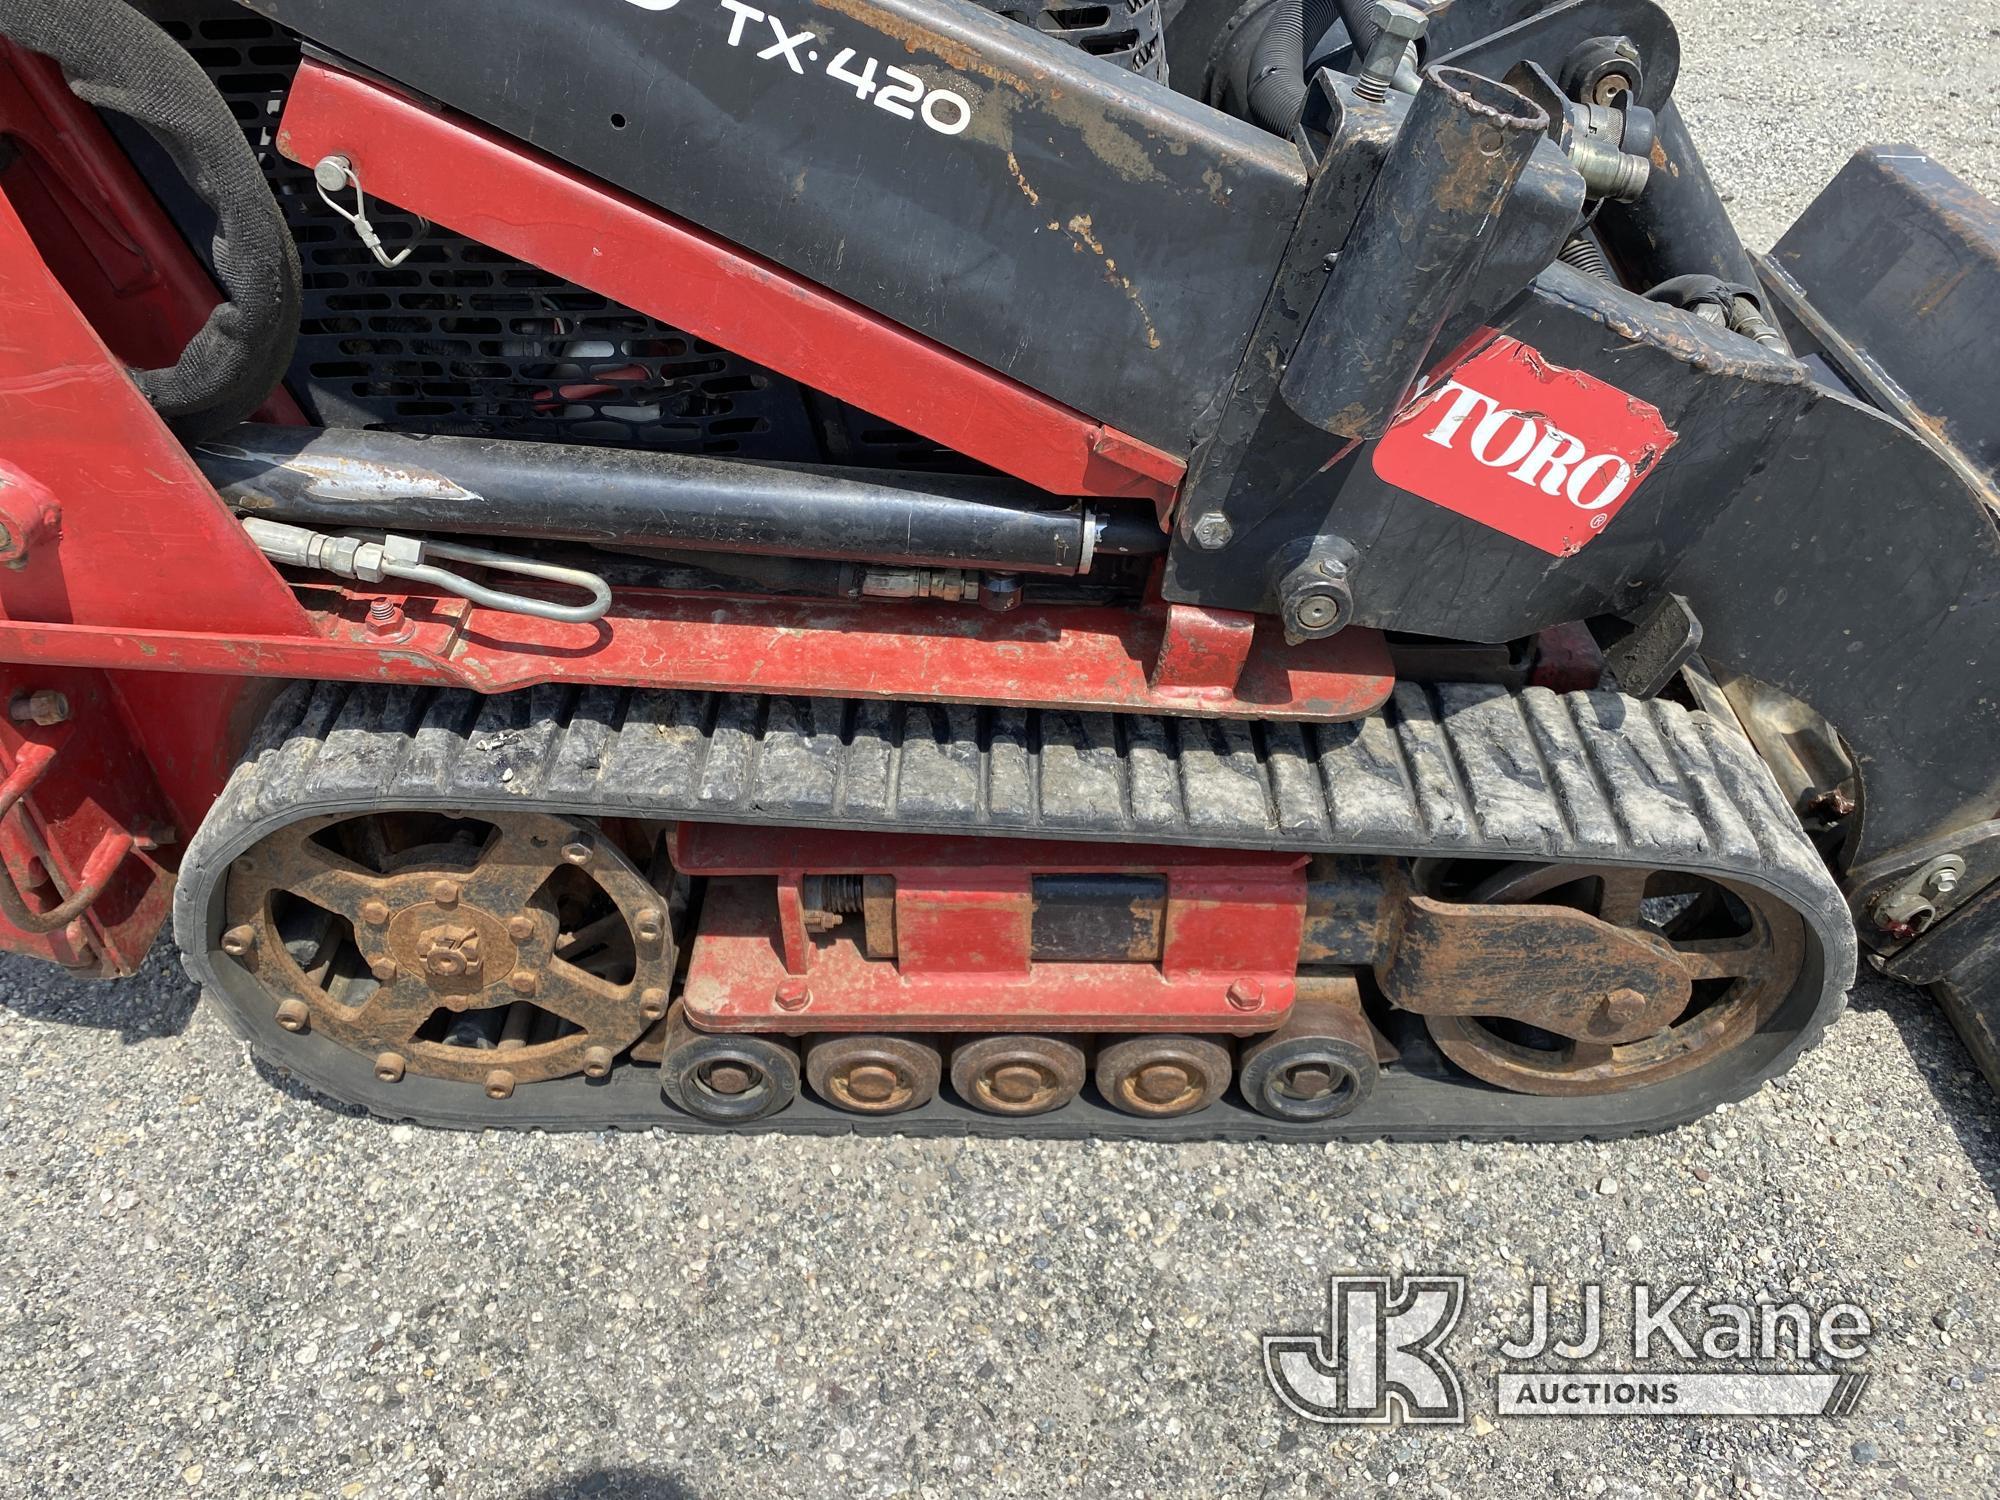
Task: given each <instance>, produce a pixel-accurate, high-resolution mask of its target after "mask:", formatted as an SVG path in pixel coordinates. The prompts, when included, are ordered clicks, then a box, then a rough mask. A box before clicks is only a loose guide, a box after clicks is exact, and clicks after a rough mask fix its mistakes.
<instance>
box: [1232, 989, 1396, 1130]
mask: <svg viewBox="0 0 2000 1500" xmlns="http://www.w3.org/2000/svg"><path fill="white" fill-rule="evenodd" d="M1382 1045H1383V1044H1382V1042H1381V1039H1380V1038H1379V1037H1377V1036H1376V1034H1375V1029H1374V1027H1372V1026H1370V1025H1369V1024H1368V1018H1367V1016H1366V1015H1365V1014H1364V1013H1363V1011H1362V1009H1361V989H1360V986H1359V985H1358V984H1357V983H1356V982H1355V981H1354V980H1353V979H1352V978H1351V977H1348V976H1345V975H1341V976H1335V977H1329V978H1314V979H1308V980H1301V981H1300V984H1299V998H1298V999H1297V1000H1296V1001H1294V1002H1293V1004H1292V1009H1291V1013H1290V1014H1289V1015H1288V1016H1286V1018H1285V1024H1284V1025H1283V1026H1281V1027H1279V1028H1278V1030H1276V1031H1274V1032H1272V1033H1271V1034H1270V1035H1269V1036H1265V1037H1259V1038H1258V1039H1257V1040H1256V1041H1254V1042H1250V1043H1247V1044H1246V1045H1245V1046H1244V1048H1243V1052H1242V1056H1241V1058H1240V1059H1239V1060H1238V1063H1237V1070H1236V1074H1237V1084H1238V1086H1239V1087H1240V1088H1241V1089H1242V1091H1243V1098H1244V1099H1245V1101H1246V1102H1247V1103H1248V1104H1249V1105H1250V1107H1251V1108H1252V1109H1254V1110H1256V1111H1257V1112H1258V1113H1259V1114H1262V1115H1268V1116H1269V1117H1270V1118H1272V1119H1274V1120H1290V1121H1294V1122H1298V1123H1311V1122H1314V1121H1319V1120H1336V1119H1339V1118H1340V1117H1341V1116H1342V1115H1346V1114H1351V1113H1353V1112H1354V1111H1355V1110H1357V1109H1359V1108H1360V1107H1361V1106H1362V1105H1363V1104H1365V1103H1367V1102H1368V1097H1369V1096H1370V1095H1371V1094H1373V1093H1374V1092H1375V1085H1376V1083H1377V1081H1378V1080H1379V1079H1380V1077H1381V1066H1380V1062H1381V1059H1380V1053H1381V1050H1382Z"/></svg>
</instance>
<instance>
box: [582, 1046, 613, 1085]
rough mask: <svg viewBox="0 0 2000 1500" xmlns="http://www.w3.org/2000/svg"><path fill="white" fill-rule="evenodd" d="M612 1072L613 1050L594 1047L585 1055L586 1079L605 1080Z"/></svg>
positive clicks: (584, 1070) (584, 1072)
mask: <svg viewBox="0 0 2000 1500" xmlns="http://www.w3.org/2000/svg"><path fill="white" fill-rule="evenodd" d="M610 1071H611V1049H610V1048H609V1047H592V1048H591V1049H590V1050H589V1051H588V1052H586V1053H584V1054H583V1076H584V1077H586V1078H603V1077H604V1076H606V1075H607V1074H608V1073H610Z"/></svg>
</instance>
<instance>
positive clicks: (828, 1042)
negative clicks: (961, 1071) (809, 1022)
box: [806, 1036, 944, 1115]
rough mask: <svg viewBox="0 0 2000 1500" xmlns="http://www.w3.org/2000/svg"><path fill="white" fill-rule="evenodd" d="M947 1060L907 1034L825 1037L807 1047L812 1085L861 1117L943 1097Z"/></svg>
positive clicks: (831, 1101)
mask: <svg viewBox="0 0 2000 1500" xmlns="http://www.w3.org/2000/svg"><path fill="white" fill-rule="evenodd" d="M943 1073H944V1059H943V1057H941V1056H940V1055H939V1053H938V1049H937V1048H935V1047H933V1046H931V1045H930V1044H929V1043H927V1042H919V1041H915V1040H913V1039H911V1038H909V1037H903V1036H823V1037H819V1038H817V1039H816V1040H814V1041H813V1042H812V1043H811V1044H810V1045H809V1046H808V1047H807V1048H806V1081H807V1082H808V1083H810V1084H811V1085H812V1090H813V1092H814V1093H815V1094H818V1095H819V1096H820V1098H822V1099H824V1100H826V1101H827V1103H829V1104H834V1105H838V1106H839V1107H840V1108H841V1109H846V1110H852V1111H853V1112H854V1113H856V1114H860V1115H894V1114H901V1113H902V1112H903V1111H904V1110H906V1109H916V1108H918V1107H920V1106H922V1105H925V1104H928V1103H930V1102H931V1100H932V1099H933V1098H935V1097H936V1096H937V1091H938V1084H939V1082H940V1080H941V1078H942V1076H943Z"/></svg>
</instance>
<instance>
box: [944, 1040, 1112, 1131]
mask: <svg viewBox="0 0 2000 1500" xmlns="http://www.w3.org/2000/svg"><path fill="white" fill-rule="evenodd" d="M1086 1071H1087V1070H1086V1066H1085V1062H1084V1056H1083V1049H1082V1048H1081V1047H1079V1046H1077V1045H1076V1043H1074V1042H1071V1041H1066V1040H1064V1039H1063V1038H1061V1037H1053V1036H982V1037H976V1038H974V1039H972V1040H971V1041H966V1042H961V1043H960V1044H959V1045H958V1046H957V1047H956V1048H955V1049H954V1050H953V1052H952V1054H951V1086H952V1087H953V1088H954V1089H956V1090H957V1091H958V1096H959V1097H960V1098H961V1099H963V1100H964V1101H965V1102H966V1103H967V1104H970V1105H972V1106H974V1107H975V1108H977V1109H983V1110H985V1111H986V1112H987V1113H988V1114H995V1115H1040V1114H1047V1113H1048V1112H1049V1111H1050V1110H1052V1109H1061V1108H1062V1107H1063V1106H1064V1105H1065V1104H1067V1103H1069V1102H1070V1100H1072V1099H1074V1098H1075V1097H1076V1096H1077V1095H1078V1094H1079V1093H1080V1092H1082V1090H1083V1079H1084V1074H1085V1072H1086Z"/></svg>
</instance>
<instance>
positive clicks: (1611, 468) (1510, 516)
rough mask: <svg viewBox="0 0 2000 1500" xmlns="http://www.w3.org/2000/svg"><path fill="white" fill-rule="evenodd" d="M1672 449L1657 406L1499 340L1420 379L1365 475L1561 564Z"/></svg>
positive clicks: (1513, 341) (1511, 341)
mask: <svg viewBox="0 0 2000 1500" xmlns="http://www.w3.org/2000/svg"><path fill="white" fill-rule="evenodd" d="M1674 439H1675V434H1674V432H1673V431H1672V430H1671V429H1669V428H1668V426H1667V424H1666V422H1665V421H1664V420H1663V419H1662V418H1661V416H1660V412H1659V408H1658V407H1655V406H1649V405H1648V404H1647V403H1645V402H1644V401H1640V400H1638V399H1637V398H1635V397H1632V396H1628V395H1626V394H1625V392H1623V391H1621V390H1619V389H1618V387H1616V386H1615V385H1608V384H1606V383H1605V382H1604V381H1602V380H1599V379H1598V378H1597V377H1596V376H1595V375H1587V374H1585V373H1584V372H1583V371H1581V370H1565V369H1564V368H1562V366H1560V365H1552V364H1550V363H1549V362H1548V361H1547V360H1545V359H1543V358H1542V356H1541V355H1539V354H1537V353H1536V352H1535V351H1534V350H1533V349H1531V348H1529V347H1528V346H1527V345H1526V344H1524V343H1522V342H1521V341H1520V340H1519V339H1514V338H1508V337H1507V336H1506V335H1504V334H1498V335H1495V336H1494V337H1493V338H1492V340H1491V342H1489V343H1487V344H1485V345H1483V346H1482V347H1480V349H1479V351H1478V352H1477V353H1476V354H1474V355H1472V357H1471V358H1469V359H1467V360H1465V361H1464V362H1463V363H1461V364H1458V365H1456V366H1454V367H1452V368H1451V369H1450V370H1448V371H1446V372H1443V373H1440V374H1437V375H1433V376H1431V377H1429V379H1428V380H1427V381H1426V382H1425V383H1424V385H1423V386H1422V387H1421V388H1420V389H1419V391H1418V394H1417V397H1416V399H1415V400H1413V401H1411V402H1410V404H1409V405H1408V406H1406V407H1404V408H1403V411H1402V414H1401V415H1399V416H1398V417H1397V418H1396V420H1395V422H1394V423H1392V424H1391V425H1390V428H1389V430H1388V431H1387V432H1386V433H1384V434H1383V436H1382V439H1381V441H1380V442H1378V443H1377V444H1376V445H1375V473H1376V474H1377V475H1378V476H1379V477H1380V478H1381V479H1383V480H1384V481H1385V482H1387V483H1389V484H1393V485H1395V486H1396V487H1397V488H1398V489H1403V490H1408V491H1409V492H1410V493H1411V494H1413V495H1420V496H1422V497H1423V498H1424V499H1426V500H1428V501H1430V502H1431V503H1432V504H1434V505H1442V506H1443V507H1444V508H1445V509H1446V510H1455V511H1457V512H1458V513H1459V514H1460V515H1462V516H1469V517H1471V518H1472V519H1473V520H1475V521H1478V522H1479V523H1480V524H1481V525H1484V526H1491V527H1492V528H1493V529H1494V530H1495V531H1504V532H1506V533H1507V535H1509V536H1511V537H1513V538H1514V539H1515V540H1517V541H1523V542H1526V543H1527V544H1528V545H1529V546H1531V547H1539V548H1541V549H1542V551H1544V552H1547V553H1550V554H1552V555H1554V556H1556V557H1569V556H1572V555H1574V554H1575V553H1576V552H1577V551H1579V550H1580V549H1581V548H1582V547H1583V545H1584V543H1586V542H1588V541H1589V540H1590V539H1591V538H1592V537H1594V536H1596V535H1597V534H1598V533H1599V532H1600V531H1602V530H1604V528H1605V527H1606V526H1608V525H1610V524H1611V518H1612V517H1613V516H1615V515H1617V514H1618V512H1619V510H1620V508H1622V507H1623V506H1624V504H1625V502H1626V501H1627V500H1629V499H1631V498H1632V492H1633V491H1634V490H1636V489H1638V487H1639V486H1640V484H1641V483H1643V482H1644V480H1645V478H1646V476H1647V475H1648V474H1649V473H1651V472H1652V470H1653V466H1654V465H1655V464H1657V463H1658V462H1659V461H1660V459H1661V457H1662V456H1663V455H1664V454H1665V453H1666V451H1667V450H1668V449H1669V448H1671V447H1673V445H1674Z"/></svg>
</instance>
